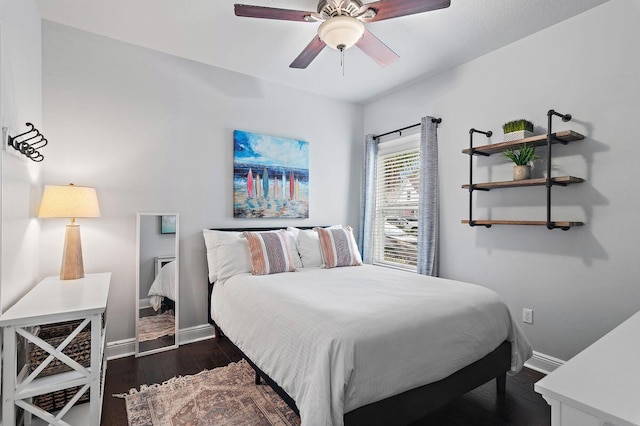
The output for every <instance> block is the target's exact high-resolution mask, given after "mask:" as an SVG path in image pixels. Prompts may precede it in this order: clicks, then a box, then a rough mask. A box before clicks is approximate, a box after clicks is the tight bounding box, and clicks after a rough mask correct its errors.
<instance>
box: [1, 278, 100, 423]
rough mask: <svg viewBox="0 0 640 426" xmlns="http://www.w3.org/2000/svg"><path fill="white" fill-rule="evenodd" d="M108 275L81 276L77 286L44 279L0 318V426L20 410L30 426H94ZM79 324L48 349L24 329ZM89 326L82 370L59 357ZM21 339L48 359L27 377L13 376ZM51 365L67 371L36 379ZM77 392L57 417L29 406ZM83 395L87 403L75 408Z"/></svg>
mask: <svg viewBox="0 0 640 426" xmlns="http://www.w3.org/2000/svg"><path fill="white" fill-rule="evenodd" d="M110 282H111V273H101V274H87V275H86V276H85V277H84V278H81V279H77V280H65V281H62V280H60V279H59V278H58V277H49V278H45V279H44V280H42V281H41V282H40V283H38V284H37V285H36V286H35V287H34V288H33V289H32V290H31V291H30V292H29V293H27V294H26V295H25V296H24V297H23V298H22V299H20V300H19V301H18V302H17V303H16V304H15V305H13V306H12V307H11V308H9V309H8V310H7V311H6V312H5V313H4V314H2V316H0V326H1V327H4V354H5V356H4V360H3V362H4V364H3V377H2V404H3V406H2V422H3V424H5V425H14V424H15V423H16V419H15V406H18V407H21V408H23V409H24V410H25V414H26V415H25V419H26V421H27V422H28V423H27V424H29V423H31V419H32V417H33V416H35V417H36V418H35V419H33V423H31V424H52V425H78V426H80V425H82V426H84V425H92V426H93V425H95V426H98V425H99V424H100V415H101V409H102V394H103V389H104V374H105V371H106V359H105V356H104V355H105V340H106V320H105V321H104V324H103V314H104V313H105V311H106V308H107V299H108V297H109V284H110ZM72 320H82V321H81V324H80V325H79V326H78V327H77V328H76V329H75V330H74V331H73V332H72V333H71V334H70V335H69V336H68V337H67V338H66V339H64V341H63V342H62V343H61V344H60V345H59V346H58V347H57V348H54V347H53V346H51V345H50V344H48V343H47V342H45V341H43V340H42V339H40V338H38V337H37V336H34V335H33V334H31V333H30V332H29V330H30V327H33V326H36V325H44V324H52V323H58V322H63V321H72ZM89 323H90V324H91V364H90V366H89V367H88V368H85V367H83V366H82V365H80V364H79V363H77V362H76V361H74V360H73V359H71V358H69V357H68V356H66V355H65V354H64V353H63V350H64V348H65V347H66V346H67V345H68V344H69V343H70V342H71V341H72V340H73V338H74V337H75V336H76V335H77V334H78V333H79V332H80V331H81V330H82V329H83V328H85V326H86V325H87V324H89ZM17 335H21V336H23V337H24V338H26V339H27V340H28V341H30V342H31V343H34V344H35V345H37V346H38V347H40V348H42V349H43V350H45V351H46V352H48V353H49V354H50V355H49V357H48V358H47V359H46V360H45V361H44V362H43V363H42V364H41V365H40V366H39V367H38V368H37V369H35V370H34V371H33V372H31V373H30V372H29V371H28V370H27V368H26V367H25V368H23V369H22V371H17V370H18V369H17V359H16V337H17ZM54 359H59V360H60V361H62V362H63V363H65V364H66V365H68V366H69V367H71V369H72V370H71V371H68V372H65V373H60V374H54V375H51V376H46V377H38V375H39V374H40V372H41V371H42V370H43V369H44V368H45V367H46V366H47V365H48V364H49V363H50V362H51V361H53V360H54ZM76 386H81V389H80V391H79V392H78V393H77V394H76V395H75V396H74V397H73V398H72V399H71V400H70V401H69V402H68V403H67V405H66V406H65V407H64V408H62V409H61V410H60V411H59V412H57V413H48V412H46V411H44V410H42V409H41V408H39V407H37V406H35V405H33V404H32V398H33V397H35V396H38V395H42V394H46V393H50V392H55V391H59V390H61V389H67V388H72V387H76ZM87 389H89V393H90V401H89V402H88V403H86V404H80V405H78V406H75V403H76V402H77V400H78V399H79V398H80V397H81V396H82V395H83V394H84V393H85V392H86V391H87Z"/></svg>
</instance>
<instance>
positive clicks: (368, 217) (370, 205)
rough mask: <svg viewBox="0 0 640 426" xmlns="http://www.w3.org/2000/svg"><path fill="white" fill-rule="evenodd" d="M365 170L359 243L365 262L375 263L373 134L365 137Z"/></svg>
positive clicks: (374, 159)
mask: <svg viewBox="0 0 640 426" xmlns="http://www.w3.org/2000/svg"><path fill="white" fill-rule="evenodd" d="M364 146H365V152H364V170H363V175H364V176H363V178H362V191H361V194H362V195H361V196H362V199H361V205H362V208H361V210H360V211H361V212H362V216H361V217H360V235H359V240H360V241H359V245H360V253H362V261H363V262H364V263H373V242H372V240H373V225H374V224H373V220H374V214H375V202H376V200H375V198H376V197H375V191H376V161H377V157H378V141H377V140H375V139H374V137H373V135H367V136H366V137H365V144H364Z"/></svg>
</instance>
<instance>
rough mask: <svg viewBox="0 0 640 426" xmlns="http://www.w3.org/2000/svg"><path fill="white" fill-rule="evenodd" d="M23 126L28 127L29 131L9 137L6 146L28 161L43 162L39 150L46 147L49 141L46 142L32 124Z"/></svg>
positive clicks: (42, 156)
mask: <svg viewBox="0 0 640 426" xmlns="http://www.w3.org/2000/svg"><path fill="white" fill-rule="evenodd" d="M25 124H26V126H27V127H29V130H27V131H26V132H24V133H20V134H19V135H17V136H9V140H8V145H9V146H10V147H12V148H13V149H15V150H17V151H19V152H20V153H21V154H23V155H25V156H26V157H27V158H28V159H30V160H32V161H35V162H36V163H39V162H41V161H42V160H44V155H42V154H41V153H40V151H39V150H40V149H41V148H44V147H45V146H47V144H48V143H49V141H47V139H46V138H45V137H44V135H43V134H42V133H40V131H39V130H38V129H36V128H35V127H34V126H33V124H31V123H25Z"/></svg>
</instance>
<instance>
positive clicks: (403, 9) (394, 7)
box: [360, 0, 451, 22]
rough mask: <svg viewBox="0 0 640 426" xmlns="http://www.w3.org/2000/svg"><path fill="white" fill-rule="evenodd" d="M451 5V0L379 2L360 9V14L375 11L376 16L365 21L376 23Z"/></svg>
mask: <svg viewBox="0 0 640 426" xmlns="http://www.w3.org/2000/svg"><path fill="white" fill-rule="evenodd" d="M449 5H451V0H378V1H376V2H373V3H369V4H365V5H363V6H362V7H361V8H360V13H364V12H365V11H366V10H368V9H372V10H374V11H375V12H376V16H374V17H373V18H370V19H365V21H366V22H376V21H382V20H384V19H391V18H397V17H399V16H406V15H414V14H416V13H422V12H429V11H430V10H437V9H444V8H446V7H449Z"/></svg>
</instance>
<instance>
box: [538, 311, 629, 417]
mask: <svg viewBox="0 0 640 426" xmlns="http://www.w3.org/2000/svg"><path fill="white" fill-rule="evenodd" d="M535 390H536V392H538V393H540V394H542V396H543V397H544V399H545V400H546V401H547V402H548V403H549V405H550V406H551V426H631V425H635V426H638V425H640V312H638V313H637V314H635V315H633V316H632V317H631V318H629V319H628V320H626V321H625V322H623V323H622V324H621V325H619V326H618V327H616V328H615V329H613V330H612V331H611V332H609V333H608V334H606V335H605V336H604V337H602V338H601V339H600V340H598V341H597V342H595V343H594V344H593V345H591V346H589V347H588V348H587V349H585V350H584V351H582V352H580V353H579V354H578V355H576V356H575V357H574V358H572V359H570V360H569V361H567V362H566V363H565V364H564V365H562V366H561V367H559V368H558V369H557V370H555V371H554V372H552V373H551V374H549V375H548V376H546V377H545V378H543V379H542V380H540V381H538V382H537V383H536V384H535Z"/></svg>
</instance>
